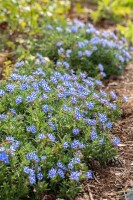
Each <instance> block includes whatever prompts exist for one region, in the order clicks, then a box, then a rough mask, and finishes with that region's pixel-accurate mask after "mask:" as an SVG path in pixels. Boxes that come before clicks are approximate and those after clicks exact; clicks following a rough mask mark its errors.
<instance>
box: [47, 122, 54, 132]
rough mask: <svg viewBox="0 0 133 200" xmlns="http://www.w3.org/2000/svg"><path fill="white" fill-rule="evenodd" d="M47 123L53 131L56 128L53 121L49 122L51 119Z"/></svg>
mask: <svg viewBox="0 0 133 200" xmlns="http://www.w3.org/2000/svg"><path fill="white" fill-rule="evenodd" d="M48 125H49V126H51V127H52V129H53V131H55V130H56V126H55V124H54V123H53V122H51V121H50V122H48Z"/></svg>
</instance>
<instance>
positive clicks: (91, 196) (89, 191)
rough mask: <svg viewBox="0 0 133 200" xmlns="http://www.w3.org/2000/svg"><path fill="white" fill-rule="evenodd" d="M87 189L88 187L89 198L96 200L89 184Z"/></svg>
mask: <svg viewBox="0 0 133 200" xmlns="http://www.w3.org/2000/svg"><path fill="white" fill-rule="evenodd" d="M87 189H88V193H89V198H90V200H94V198H93V195H92V193H91V189H90V187H89V185H87Z"/></svg>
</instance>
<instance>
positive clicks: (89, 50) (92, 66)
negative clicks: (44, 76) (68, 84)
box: [32, 20, 131, 78]
mask: <svg viewBox="0 0 133 200" xmlns="http://www.w3.org/2000/svg"><path fill="white" fill-rule="evenodd" d="M39 43H40V44H39ZM127 45H128V43H127V41H126V40H125V39H124V38H121V40H119V39H118V37H117V36H116V35H115V34H114V33H113V32H105V31H99V30H97V29H96V28H95V27H94V26H93V25H91V24H88V25H85V24H84V23H82V22H79V21H77V20H75V21H74V22H73V23H70V22H69V23H68V25H67V26H65V25H62V27H58V26H56V25H55V24H54V25H53V26H52V25H47V26H46V28H45V29H44V31H43V32H42V38H41V39H40V41H37V44H36V48H35V47H33V49H32V51H34V50H35V49H37V50H39V49H40V53H41V54H43V55H44V56H48V57H49V58H50V59H52V60H53V61H54V62H55V63H56V65H57V66H59V65H62V66H63V67H64V68H66V69H68V68H72V69H74V70H78V71H81V70H82V71H86V72H87V73H88V74H89V75H90V76H93V77H96V76H97V75H98V77H100V78H103V77H109V76H110V75H112V74H117V75H118V74H120V73H121V70H122V69H123V67H124V66H125V65H126V63H127V62H129V60H130V59H131V55H130V54H129V52H128V46H127Z"/></svg>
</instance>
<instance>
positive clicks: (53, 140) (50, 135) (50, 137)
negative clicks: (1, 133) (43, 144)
mask: <svg viewBox="0 0 133 200" xmlns="http://www.w3.org/2000/svg"><path fill="white" fill-rule="evenodd" d="M47 136H48V138H49V139H50V140H51V141H52V142H55V141H56V137H55V136H54V135H52V134H51V133H48V134H47Z"/></svg>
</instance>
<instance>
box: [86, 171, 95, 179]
mask: <svg viewBox="0 0 133 200" xmlns="http://www.w3.org/2000/svg"><path fill="white" fill-rule="evenodd" d="M86 178H89V179H93V173H92V171H91V170H89V171H88V172H87V173H86Z"/></svg>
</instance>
